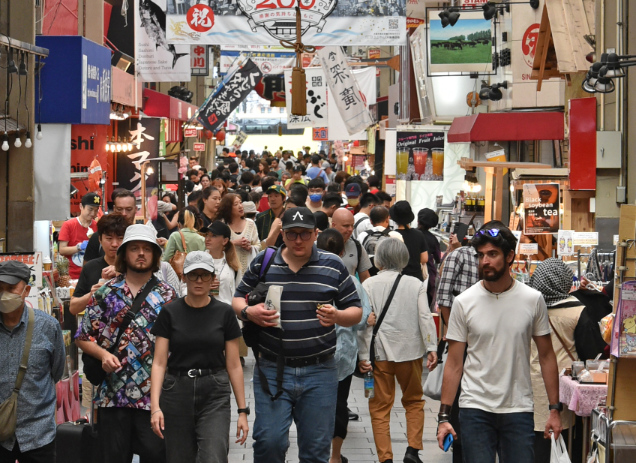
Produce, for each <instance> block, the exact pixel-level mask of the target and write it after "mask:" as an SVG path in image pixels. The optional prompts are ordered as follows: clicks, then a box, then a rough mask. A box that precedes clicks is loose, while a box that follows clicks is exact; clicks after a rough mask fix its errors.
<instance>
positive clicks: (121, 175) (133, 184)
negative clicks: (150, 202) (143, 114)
mask: <svg viewBox="0 0 636 463" xmlns="http://www.w3.org/2000/svg"><path fill="white" fill-rule="evenodd" d="M160 125H161V119H158V118H154V117H152V118H143V119H138V120H136V121H134V122H133V123H132V126H131V127H130V128H129V127H128V121H121V122H120V123H119V125H118V131H119V134H120V135H122V136H126V137H129V138H130V139H131V140H132V143H136V144H137V146H134V145H133V149H132V151H130V152H125V153H118V154H117V181H118V182H119V188H125V189H127V190H130V191H132V192H136V191H139V190H140V189H141V165H142V164H143V163H144V162H145V161H146V160H147V159H153V158H157V157H160V150H159V141H160V139H161V134H160ZM156 171H157V169H155V171H154V172H153V173H152V174H150V175H148V174H146V186H147V187H152V186H154V185H156V184H157V172H156Z"/></svg>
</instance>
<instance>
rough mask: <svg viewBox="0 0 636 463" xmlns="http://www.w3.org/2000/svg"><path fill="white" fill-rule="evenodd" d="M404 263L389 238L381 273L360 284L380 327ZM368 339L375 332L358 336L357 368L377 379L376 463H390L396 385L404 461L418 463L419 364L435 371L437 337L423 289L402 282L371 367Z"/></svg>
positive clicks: (404, 252)
mask: <svg viewBox="0 0 636 463" xmlns="http://www.w3.org/2000/svg"><path fill="white" fill-rule="evenodd" d="M408 261H409V251H408V249H407V248H406V245H405V244H404V243H403V242H401V241H399V240H397V239H395V238H389V239H386V240H383V241H381V242H380V243H379V244H378V247H377V248H376V252H375V265H376V267H377V268H378V269H379V270H380V271H379V273H378V274H377V275H376V276H374V277H371V278H368V279H366V280H365V281H364V283H362V286H363V288H364V289H365V290H366V292H367V294H368V295H369V300H370V302H371V307H372V309H373V313H375V315H376V317H377V319H378V321H379V319H380V315H381V314H382V311H383V309H384V306H385V305H386V302H387V299H388V297H389V294H390V293H391V290H392V289H393V286H394V284H395V282H396V280H397V278H398V277H399V276H400V273H401V272H402V270H403V269H404V267H406V265H407V264H408ZM372 333H373V327H367V328H366V330H364V331H360V332H359V333H358V349H359V351H358V358H359V359H360V362H359V364H358V365H359V368H360V370H361V371H362V372H365V373H366V372H367V371H370V370H371V369H373V374H374V378H375V391H374V392H375V396H374V397H373V398H372V399H370V400H369V412H370V414H371V425H372V427H373V438H374V440H375V446H376V449H377V451H378V459H379V460H380V461H381V462H384V461H387V460H389V461H393V451H392V447H391V431H390V426H389V424H390V416H391V409H392V407H393V402H394V401H395V380H396V379H397V381H398V383H399V384H400V388H401V389H402V405H403V407H404V409H405V411H406V435H407V439H408V447H407V449H406V455H405V456H404V461H405V462H417V461H419V458H418V456H417V455H418V451H419V450H422V434H423V431H424V403H425V402H424V398H423V395H424V393H423V391H422V358H423V357H424V356H425V355H426V356H427V362H426V367H427V368H428V369H429V371H431V370H432V369H433V368H435V366H436V365H437V335H436V332H435V323H434V322H433V316H432V315H431V312H430V310H429V307H428V297H427V295H426V285H424V283H423V282H422V281H420V280H418V279H417V278H415V277H411V276H408V275H403V276H402V278H401V280H400V281H399V283H398V287H397V290H396V291H395V293H394V296H393V299H392V300H391V301H390V304H389V307H388V308H387V313H386V315H385V317H384V320H383V321H382V324H381V325H380V328H379V330H378V334H377V336H376V338H375V343H374V345H375V349H374V351H375V365H374V366H373V367H372V366H371V364H370V363H369V359H370V353H369V350H370V344H371V337H372Z"/></svg>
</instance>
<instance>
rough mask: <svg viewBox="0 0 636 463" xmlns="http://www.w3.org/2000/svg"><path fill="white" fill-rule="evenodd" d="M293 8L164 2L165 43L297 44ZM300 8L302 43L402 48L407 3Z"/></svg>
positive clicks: (332, 2)
mask: <svg viewBox="0 0 636 463" xmlns="http://www.w3.org/2000/svg"><path fill="white" fill-rule="evenodd" d="M208 3H209V4H210V6H208ZM296 5H297V3H296V2H294V1H289V0H259V1H253V0H236V1H232V2H208V0H190V1H189V2H181V3H180V4H179V3H176V2H168V15H167V32H168V42H170V43H184V44H199V43H205V44H221V45H230V44H231V45H242V44H254V43H258V44H265V45H269V44H278V43H279V42H280V41H281V40H289V41H292V42H293V41H295V40H296V10H295V7H296ZM188 6H189V8H188ZM300 8H301V11H302V14H301V29H302V39H303V43H310V44H312V45H352V44H355V45H404V44H405V43H406V0H397V1H395V2H389V1H386V0H382V1H380V2H362V3H361V2H359V1H357V2H338V1H337V0H324V1H320V2H317V1H315V0H300Z"/></svg>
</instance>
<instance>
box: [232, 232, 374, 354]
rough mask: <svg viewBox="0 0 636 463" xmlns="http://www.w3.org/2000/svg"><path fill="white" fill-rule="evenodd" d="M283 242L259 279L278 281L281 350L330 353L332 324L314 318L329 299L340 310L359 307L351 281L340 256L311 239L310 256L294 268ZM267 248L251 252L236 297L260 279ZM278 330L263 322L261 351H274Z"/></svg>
mask: <svg viewBox="0 0 636 463" xmlns="http://www.w3.org/2000/svg"><path fill="white" fill-rule="evenodd" d="M283 249H285V246H284V245H283V246H281V248H280V249H279V250H278V251H277V252H276V254H274V257H272V259H274V260H273V261H272V264H271V266H270V268H269V270H268V271H267V273H266V274H265V275H263V278H262V280H261V281H262V282H263V283H265V284H268V285H281V286H282V287H283V293H282V296H281V324H282V327H283V334H282V340H283V355H284V356H285V357H287V358H299V357H314V356H318V355H325V354H331V353H334V352H335V350H336V327H335V326H329V327H324V326H322V325H321V324H320V322H319V321H318V316H317V313H316V310H317V308H318V304H332V305H334V306H336V307H337V308H338V310H344V309H347V308H349V307H362V304H361V302H360V297H359V296H358V292H357V291H356V287H355V284H354V283H353V281H352V280H351V277H350V276H349V272H348V271H347V268H346V267H345V265H344V263H343V262H342V260H340V258H339V257H338V256H336V255H335V254H331V253H329V252H325V251H321V250H318V248H316V245H314V248H313V251H312V253H311V257H310V259H309V261H308V262H307V263H306V264H305V265H303V266H302V267H301V269H300V270H299V271H298V273H295V272H293V271H292V270H291V269H290V268H289V265H287V263H286V262H285V260H284V259H283V257H282V250H283ZM264 255H265V253H264V252H261V253H260V254H259V255H258V256H256V257H255V258H254V260H253V261H252V263H251V264H250V267H249V269H248V270H247V272H246V273H245V275H243V280H242V281H241V284H240V285H239V286H238V288H237V289H236V294H235V297H241V298H244V297H245V296H246V295H247V294H248V293H249V292H250V291H252V290H253V289H254V288H256V286H257V285H258V283H259V277H258V275H259V273H260V269H261V263H262V262H263V257H264ZM278 336H279V331H278V330H277V329H275V328H263V329H262V331H261V335H260V342H259V346H260V349H262V351H264V352H268V353H270V354H272V355H275V354H276V353H277V352H278V342H279V341H278Z"/></svg>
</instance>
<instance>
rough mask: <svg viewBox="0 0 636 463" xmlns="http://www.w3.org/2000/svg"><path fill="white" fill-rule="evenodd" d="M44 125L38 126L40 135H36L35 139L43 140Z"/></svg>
mask: <svg viewBox="0 0 636 463" xmlns="http://www.w3.org/2000/svg"><path fill="white" fill-rule="evenodd" d="M42 137H43V135H42V124H38V133H36V134H35V138H37V139H38V140H42Z"/></svg>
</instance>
